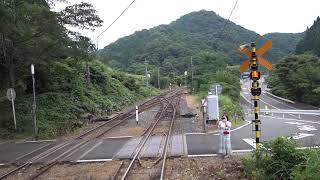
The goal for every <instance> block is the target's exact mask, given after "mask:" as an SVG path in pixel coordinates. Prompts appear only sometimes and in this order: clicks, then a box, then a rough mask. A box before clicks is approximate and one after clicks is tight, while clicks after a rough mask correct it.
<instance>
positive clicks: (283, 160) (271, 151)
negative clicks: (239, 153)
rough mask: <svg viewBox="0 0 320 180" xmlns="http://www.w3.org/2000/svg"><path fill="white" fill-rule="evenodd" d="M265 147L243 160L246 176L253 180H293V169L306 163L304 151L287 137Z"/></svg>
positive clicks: (265, 144)
mask: <svg viewBox="0 0 320 180" xmlns="http://www.w3.org/2000/svg"><path fill="white" fill-rule="evenodd" d="M264 146H265V147H264V148H262V149H260V150H259V151H255V152H254V153H253V154H252V155H251V156H249V157H246V158H244V159H243V160H242V162H243V164H244V168H245V172H246V174H247V175H248V176H249V177H251V178H253V179H291V178H292V177H293V176H292V172H293V168H294V167H295V166H296V165H297V164H300V163H304V162H306V158H305V155H304V153H303V151H301V150H297V149H296V148H297V144H296V142H295V141H294V140H292V139H288V138H287V137H278V138H276V139H274V140H272V141H270V142H266V143H264Z"/></svg>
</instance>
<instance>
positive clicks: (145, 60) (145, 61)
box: [144, 58, 149, 87]
mask: <svg viewBox="0 0 320 180" xmlns="http://www.w3.org/2000/svg"><path fill="white" fill-rule="evenodd" d="M144 64H145V65H146V72H145V74H146V87H148V84H149V83H148V62H147V59H146V58H145V59H144Z"/></svg>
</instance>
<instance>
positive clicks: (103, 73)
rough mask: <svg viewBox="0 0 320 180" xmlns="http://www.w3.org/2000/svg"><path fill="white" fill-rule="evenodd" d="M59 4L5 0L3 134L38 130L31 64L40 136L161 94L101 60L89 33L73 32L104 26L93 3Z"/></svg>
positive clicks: (0, 43) (0, 69)
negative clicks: (9, 95) (12, 97)
mask: <svg viewBox="0 0 320 180" xmlns="http://www.w3.org/2000/svg"><path fill="white" fill-rule="evenodd" d="M54 4H55V1H44V0H42V1H26V0H21V1H1V2H0V47H1V48H0V77H1V79H0V114H1V115H0V138H14V137H21V138H24V137H27V136H28V135H29V134H32V132H33V130H32V129H33V128H32V122H33V121H32V116H31V108H32V91H33V90H32V89H33V86H32V79H31V74H30V65H31V64H34V67H35V84H36V87H35V88H36V94H37V97H36V98H37V110H36V111H37V123H38V128H39V135H40V138H50V137H54V136H58V135H62V134H65V133H68V132H71V131H73V130H74V129H76V128H78V127H80V126H82V125H83V123H84V122H85V121H84V119H86V118H87V116H88V114H89V115H90V116H91V115H102V114H110V113H111V112H114V111H117V110H120V109H121V108H122V107H123V106H125V105H129V104H131V103H133V102H135V101H136V100H138V99H141V98H143V97H146V96H149V95H152V93H157V91H154V89H152V88H149V89H147V88H145V87H144V86H145V84H144V82H143V81H144V80H143V79H142V77H140V76H133V75H128V74H125V73H121V72H118V71H115V70H112V69H109V68H107V67H106V66H105V65H103V64H102V63H100V62H99V61H98V60H96V57H95V54H96V47H95V45H94V44H93V43H92V42H91V40H90V38H88V37H85V36H82V35H81V34H80V33H78V32H75V31H73V30H74V29H77V28H79V29H90V30H94V29H95V28H97V27H101V26H102V22H103V21H102V20H101V19H100V18H99V17H98V15H97V11H96V10H95V9H94V8H93V6H92V5H91V4H89V3H84V2H82V3H79V4H73V5H69V4H68V5H66V7H65V9H62V10H61V11H59V12H56V11H53V7H54ZM67 27H73V30H71V29H67ZM8 88H14V89H15V91H16V92H17V98H16V102H15V103H16V116H17V128H18V129H17V132H16V131H14V126H13V117H12V110H11V102H10V101H8V100H7V99H6V98H5V97H4V96H5V94H6V91H7V89H8Z"/></svg>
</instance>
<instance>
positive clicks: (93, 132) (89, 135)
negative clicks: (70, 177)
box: [0, 91, 176, 179]
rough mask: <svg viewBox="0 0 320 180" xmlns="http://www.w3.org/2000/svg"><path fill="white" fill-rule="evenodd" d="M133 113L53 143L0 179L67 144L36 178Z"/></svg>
mask: <svg viewBox="0 0 320 180" xmlns="http://www.w3.org/2000/svg"><path fill="white" fill-rule="evenodd" d="M175 94H176V92H174V91H172V92H166V93H163V94H161V95H160V96H157V97H154V98H152V99H150V100H148V101H146V102H144V103H142V104H140V105H139V107H140V112H143V111H145V110H147V109H150V108H152V107H154V106H156V105H158V104H159V103H160V102H161V101H160V99H161V98H163V97H164V96H167V97H169V98H170V97H174V96H176V95H175ZM134 115H135V109H134V108H132V109H131V110H129V111H128V112H126V113H122V114H118V115H116V116H115V117H113V118H111V119H110V120H109V121H106V122H104V123H102V124H101V125H99V126H97V127H95V128H92V129H90V130H88V131H86V132H84V133H82V134H80V135H78V136H76V137H75V138H73V139H72V140H69V141H67V142H62V143H58V144H56V145H54V146H53V147H52V148H50V149H48V150H46V151H44V152H42V153H40V154H39V155H37V156H35V157H32V158H31V159H29V160H28V161H27V162H26V163H24V164H22V165H20V166H18V167H17V168H15V169H13V170H11V171H9V172H7V173H5V174H3V175H1V176H0V179H3V178H6V177H8V176H10V175H12V174H14V173H15V172H18V171H19V170H20V169H22V168H24V167H26V166H30V165H32V164H34V163H35V162H37V161H39V160H41V159H43V158H45V157H48V156H50V155H52V154H54V153H56V152H57V151H59V150H61V149H62V148H65V147H67V146H71V147H70V148H68V149H67V150H66V151H64V152H63V153H61V154H59V155H57V156H56V157H54V158H53V159H52V160H51V161H49V162H48V163H46V164H45V165H44V166H43V167H41V168H40V169H41V170H40V171H39V172H37V173H36V174H34V175H33V176H32V177H31V178H30V179H36V178H37V177H39V176H40V175H42V174H43V173H45V172H46V171H47V170H49V169H50V168H51V167H53V166H54V165H56V164H57V163H58V162H60V161H61V160H63V159H65V158H68V157H70V156H71V155H73V154H74V153H75V152H77V151H78V150H79V149H80V148H81V147H84V146H86V145H87V144H88V143H89V141H90V140H92V139H95V138H99V137H101V136H103V135H104V134H106V133H107V132H109V131H110V130H112V129H113V128H115V127H116V126H118V125H119V124H121V123H123V122H124V121H126V120H127V119H129V118H131V117H133V116H134ZM106 126H108V127H107V129H104V130H102V131H101V130H100V129H102V127H106ZM76 140H84V141H81V142H79V143H77V144H75V145H72V143H74V142H75V141H76Z"/></svg>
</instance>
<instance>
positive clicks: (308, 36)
mask: <svg viewBox="0 0 320 180" xmlns="http://www.w3.org/2000/svg"><path fill="white" fill-rule="evenodd" d="M305 52H311V53H313V54H316V55H318V56H320V17H318V18H317V19H316V20H315V21H314V23H313V25H312V26H311V27H310V28H308V29H307V31H306V32H305V35H304V37H303V39H302V40H301V41H300V42H299V43H298V44H297V48H296V53H298V54H301V53H305Z"/></svg>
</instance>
